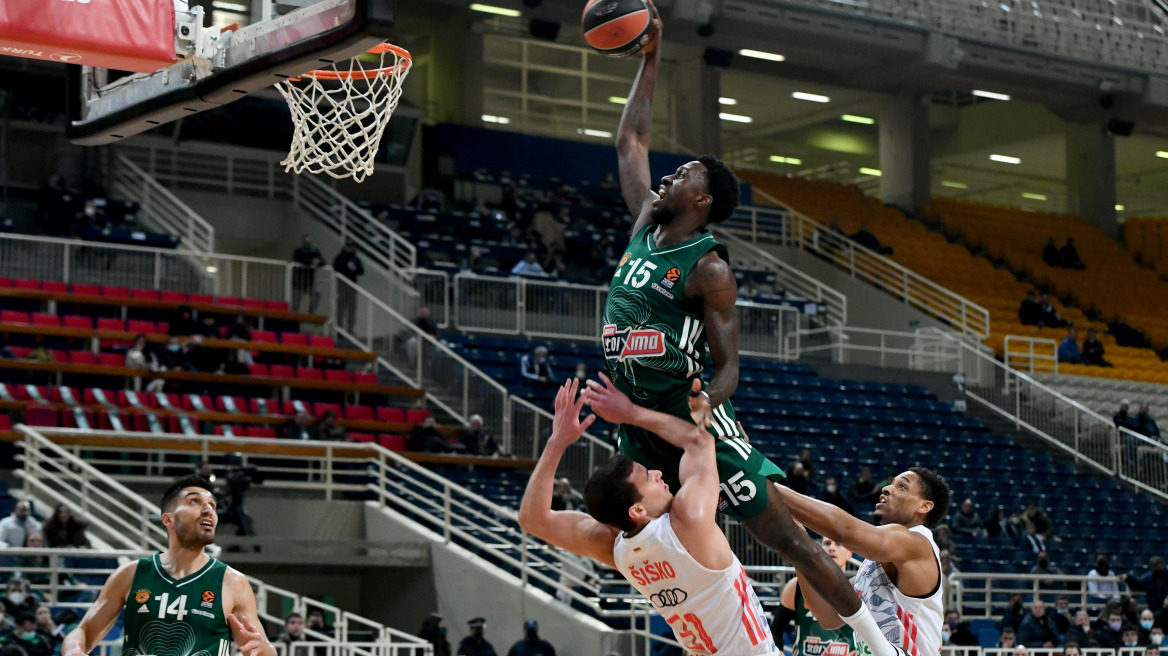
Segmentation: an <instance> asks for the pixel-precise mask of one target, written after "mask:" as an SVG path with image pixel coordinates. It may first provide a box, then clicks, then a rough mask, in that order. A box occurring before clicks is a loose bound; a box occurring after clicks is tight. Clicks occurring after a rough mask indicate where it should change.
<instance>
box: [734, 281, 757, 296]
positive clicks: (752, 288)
mask: <svg viewBox="0 0 1168 656" xmlns="http://www.w3.org/2000/svg"><path fill="white" fill-rule="evenodd" d="M738 295H739V296H741V297H742V298H754V297H755V296H758V285H756V284H754V278H747V279H746V280H744V281H742V284H741V285H739V286H738Z"/></svg>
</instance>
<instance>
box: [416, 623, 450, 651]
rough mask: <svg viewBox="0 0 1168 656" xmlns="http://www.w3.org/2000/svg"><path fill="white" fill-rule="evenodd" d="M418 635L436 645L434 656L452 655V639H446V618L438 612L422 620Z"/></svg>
mask: <svg viewBox="0 0 1168 656" xmlns="http://www.w3.org/2000/svg"><path fill="white" fill-rule="evenodd" d="M418 637H419V638H421V639H422V640H425V641H427V642H429V643H430V644H431V645H433V646H434V656H450V641H449V640H447V639H446V620H445V618H443V617H442V616H441V615H439V614H438V613H430V616H429V617H427V618H426V619H425V620H423V621H422V629H421V630H420V631H418Z"/></svg>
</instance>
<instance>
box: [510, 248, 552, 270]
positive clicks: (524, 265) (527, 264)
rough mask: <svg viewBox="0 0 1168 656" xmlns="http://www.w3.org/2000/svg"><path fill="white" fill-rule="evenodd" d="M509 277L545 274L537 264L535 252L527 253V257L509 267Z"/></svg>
mask: <svg viewBox="0 0 1168 656" xmlns="http://www.w3.org/2000/svg"><path fill="white" fill-rule="evenodd" d="M511 275H515V276H543V275H547V273H546V272H545V271H544V270H543V267H542V266H540V264H539V259H538V258H537V257H536V256H535V251H527V256H526V257H524V258H523V259H522V260H519V262H517V263H516V264H515V266H513V267H511Z"/></svg>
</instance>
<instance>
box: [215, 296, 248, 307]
mask: <svg viewBox="0 0 1168 656" xmlns="http://www.w3.org/2000/svg"><path fill="white" fill-rule="evenodd" d="M215 303H216V304H217V305H223V306H226V307H240V306H242V305H243V299H241V298H239V297H238V296H220V297H219V298H217V299H215Z"/></svg>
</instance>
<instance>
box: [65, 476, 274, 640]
mask: <svg viewBox="0 0 1168 656" xmlns="http://www.w3.org/2000/svg"><path fill="white" fill-rule="evenodd" d="M161 505H162V524H163V526H165V527H166V534H167V549H166V551H164V552H160V553H157V554H154V555H152V556H149V557H147V558H142V559H140V560H137V561H134V562H130V563H126V564H125V565H122V566H121V567H119V568H118V569H117V570H116V571H114V573H113V574H111V575H110V577H109V579H108V580H107V581H106V582H105V585H104V586H103V587H102V589H101V595H100V596H98V598H97V601H96V602H94V604H93V606H91V607H90V608H89V610H88V611H87V612H86V613H85V617H83V618H82V619H81V623H80V624H78V625H77V628H75V629H73V630H72V631H70V632H69V635H67V636H66V637H65V642H64V643H63V644H62V645H61V655H62V656H85V654H88V653H89V652H90V651H91V650H92V649H94V648H95V647H96V646H97V644H98V643H99V642H101V641H102V639H103V638H105V636H106V634H107V633H109V630H110V629H111V628H112V627H113V625H114V623H115V622H117V619H118V614H119V613H121V612H122V610H123V609H125V611H126V614H125V616H124V619H123V624H124V626H125V638H124V639H123V642H122V654H124V655H125V656H137V655H140V654H142V655H144V654H150V655H154V656H227V655H228V654H230V653H231V651H232V649H231V642H232V640H234V642H235V644H237V645H239V649H240V651H241V652H243V655H244V656H275V655H276V650H275V649H274V648H273V647H272V645H271V644H270V643H269V642H268V639H267V637H266V636H265V635H264V632H263V630H262V629H261V628H259V626H260V622H259V616H258V613H257V610H256V600H255V594H254V593H253V592H252V590H251V584H249V583H248V582H247V579H246V578H244V576H243V575H242V574H240V573H239V572H237V571H235V570H234V569H232V568H230V567H228V566H227V565H225V564H223V563H222V562H221V561H219V560H216V559H214V558H211V557H210V556H208V555H207V554H206V553H205V552H204V548H205V547H206V546H207V545H209V544H211V543H212V542H214V541H215V527H216V525H218V523H219V517H218V515H217V513H216V506H215V497H214V495H212V494H211V483H210V481H207V480H206V479H203V478H200V477H198V476H195V475H191V476H185V477H183V478H180V479H178V480H177V481H175V482H174V483H173V484H171V486H170V487H168V488H167V489H166V492H165V493H164V494H163V495H162V504H161Z"/></svg>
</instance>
